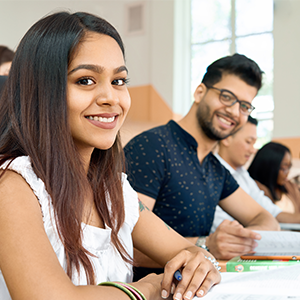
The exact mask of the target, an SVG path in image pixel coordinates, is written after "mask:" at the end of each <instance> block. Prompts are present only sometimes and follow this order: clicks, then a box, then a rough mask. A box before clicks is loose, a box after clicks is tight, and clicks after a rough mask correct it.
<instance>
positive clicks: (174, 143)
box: [124, 121, 238, 237]
mask: <svg viewBox="0 0 300 300" xmlns="http://www.w3.org/2000/svg"><path fill="white" fill-rule="evenodd" d="M197 146H198V144H197V142H196V140H195V139H194V138H193V137H192V136H191V135H190V134H189V133H188V132H186V131H185V130H184V129H182V128H181V127H180V126H179V125H178V124H177V123H176V122H174V121H169V123H167V124H166V125H163V126H159V127H156V128H153V129H150V130H148V131H145V132H143V133H141V134H140V135H138V136H136V137H135V138H133V139H132V140H131V141H130V142H129V143H128V144H127V145H126V146H125V148H124V151H125V156H126V161H127V168H128V170H127V173H128V179H129V181H130V183H131V185H132V187H133V188H134V189H135V190H136V191H137V192H139V193H142V194H144V195H147V196H149V197H152V198H154V199H156V203H155V205H154V208H153V212H154V213H155V214H157V215H158V216H159V217H160V218H161V219H162V220H164V221H165V222H166V223H167V224H168V225H170V226H171V227H172V228H173V229H174V230H176V231H177V232H178V233H180V234H181V235H182V236H185V237H192V236H207V235H209V231H210V228H211V226H212V222H213V218H214V213H215V208H216V206H217V204H218V202H219V201H220V200H222V199H224V198H226V197H227V196H229V195H231V194H232V193H233V192H234V191H235V190H236V189H237V188H238V184H237V183H236V181H235V179H234V178H233V177H232V176H231V174H230V173H229V172H228V171H227V169H226V168H225V167H224V166H223V165H222V164H221V163H220V162H219V161H218V160H217V159H216V158H215V156H214V155H213V154H212V153H209V154H208V155H207V156H206V157H205V158H204V160H203V162H202V163H201V164H200V162H199V159H198V156H197Z"/></svg>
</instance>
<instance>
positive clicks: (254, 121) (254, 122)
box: [247, 116, 258, 126]
mask: <svg viewBox="0 0 300 300" xmlns="http://www.w3.org/2000/svg"><path fill="white" fill-rule="evenodd" d="M247 122H249V123H251V124H254V125H255V126H257V124H258V121H257V119H255V118H252V117H251V116H248V120H247Z"/></svg>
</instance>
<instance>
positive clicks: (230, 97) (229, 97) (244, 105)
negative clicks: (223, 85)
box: [205, 84, 255, 116]
mask: <svg viewBox="0 0 300 300" xmlns="http://www.w3.org/2000/svg"><path fill="white" fill-rule="evenodd" d="M205 86H206V87H207V88H208V89H215V90H217V91H219V92H220V97H219V100H220V102H221V103H223V104H224V105H226V106H233V105H234V104H235V103H237V102H238V103H239V105H240V111H241V113H242V114H244V115H247V116H249V115H250V114H251V112H252V111H253V110H254V109H255V107H254V106H253V105H252V104H251V103H249V102H247V101H243V100H239V99H238V98H237V96H236V95H235V94H233V93H232V92H230V91H228V90H224V89H218V88H216V87H214V86H208V85H206V84H205Z"/></svg>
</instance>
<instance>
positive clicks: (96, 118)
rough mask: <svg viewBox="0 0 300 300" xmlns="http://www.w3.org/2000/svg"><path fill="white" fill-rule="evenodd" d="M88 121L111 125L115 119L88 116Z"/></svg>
mask: <svg viewBox="0 0 300 300" xmlns="http://www.w3.org/2000/svg"><path fill="white" fill-rule="evenodd" d="M87 118H88V119H90V120H94V121H100V122H103V123H111V122H113V121H114V120H115V117H111V118H102V117H97V116H95V117H93V116H89V117H87Z"/></svg>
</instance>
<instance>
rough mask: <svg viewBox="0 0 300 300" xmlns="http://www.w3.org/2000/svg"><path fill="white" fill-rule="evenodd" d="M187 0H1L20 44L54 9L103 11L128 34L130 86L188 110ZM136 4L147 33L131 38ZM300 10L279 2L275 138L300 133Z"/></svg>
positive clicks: (289, 0)
mask: <svg viewBox="0 0 300 300" xmlns="http://www.w3.org/2000/svg"><path fill="white" fill-rule="evenodd" d="M187 1H188V0H144V1H143V0H137V1H135V0H98V1H88V0H81V1H75V0H74V1H71V0H70V1H48V0H47V1H46V0H35V1H27V0H21V1H14V0H9V1H6V0H0V28H1V29H0V44H4V45H8V46H10V47H11V48H15V47H16V46H17V44H18V42H19V40H20V38H21V37H22V36H23V35H24V33H25V32H26V31H27V29H28V28H29V27H30V26H31V25H32V24H33V23H34V22H36V21H37V20H38V19H40V18H41V17H42V16H44V15H45V14H48V13H49V12H51V11H55V10H59V9H69V10H71V11H72V12H74V11H79V10H82V11H87V12H91V13H95V14H98V15H100V16H101V17H104V18H105V19H107V20H108V21H109V22H110V23H112V24H113V25H114V26H115V27H116V28H117V29H118V31H119V32H120V34H121V36H122V38H123V41H124V43H125V49H126V62H127V67H128V69H129V78H130V85H131V86H140V85H148V84H152V85H153V86H154V87H155V89H156V90H157V91H158V93H159V94H160V95H161V96H162V98H163V99H164V100H165V101H166V103H167V104H168V105H169V106H170V107H171V108H172V109H173V110H175V112H177V113H180V112H182V113H185V112H186V111H185V110H186V107H187V106H189V104H188V105H187V106H185V110H184V109H181V107H180V105H179V106H178V103H179V104H180V103H181V102H180V101H182V103H186V102H188V103H190V98H189V93H190V85H189V78H188V77H187V74H188V72H187V70H188V68H189V66H188V57H186V56H185V54H184V51H185V50H186V49H188V45H189V40H188V39H187V34H186V32H185V31H184V26H183V25H182V26H181V23H180V22H188V20H187V19H186V16H187V13H188V12H186V11H184V8H186V7H188V6H186V5H185V4H186V2H187ZM136 2H143V3H145V31H144V33H142V34H139V35H133V36H130V35H127V33H126V30H125V20H126V13H125V12H126V5H128V4H132V3H136ZM178 4H179V6H178ZM299 12H300V0H275V12H274V43H275V45H274V46H275V47H274V63H275V67H274V101H275V111H274V133H273V137H274V138H278V137H295V136H300V122H299V118H300V117H299V115H300V99H299V98H300V91H299V82H300V72H299V69H300V40H299V37H300V24H299ZM175 13H176V14H175ZM175 15H176V21H175ZM178 22H179V23H178ZM185 28H189V25H188V26H185ZM180 46H181V48H180ZM257 47H263V45H257ZM182 53H183V54H182ZM186 62H187V63H186ZM185 95H186V96H185ZM174 99H175V100H176V101H175V100H174ZM183 108H184V106H183Z"/></svg>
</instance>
